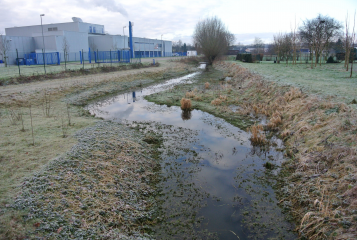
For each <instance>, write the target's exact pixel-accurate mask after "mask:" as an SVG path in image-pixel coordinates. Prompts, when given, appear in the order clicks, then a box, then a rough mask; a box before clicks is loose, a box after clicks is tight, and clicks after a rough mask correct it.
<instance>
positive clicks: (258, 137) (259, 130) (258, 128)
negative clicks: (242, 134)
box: [247, 123, 266, 145]
mask: <svg viewBox="0 0 357 240" xmlns="http://www.w3.org/2000/svg"><path fill="white" fill-rule="evenodd" d="M247 132H249V133H251V134H252V136H251V137H250V140H251V142H252V144H253V145H262V144H264V143H266V137H265V134H264V128H263V125H261V124H258V125H257V124H256V123H254V125H252V126H251V127H248V128H247Z"/></svg>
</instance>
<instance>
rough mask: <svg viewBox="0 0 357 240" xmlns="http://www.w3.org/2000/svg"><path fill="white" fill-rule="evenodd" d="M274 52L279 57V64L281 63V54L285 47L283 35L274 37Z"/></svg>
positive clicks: (279, 34)
mask: <svg viewBox="0 0 357 240" xmlns="http://www.w3.org/2000/svg"><path fill="white" fill-rule="evenodd" d="M273 45H274V50H275V52H276V54H277V55H278V56H277V59H276V61H277V63H280V60H281V54H282V46H283V34H282V33H278V34H277V35H274V43H273Z"/></svg>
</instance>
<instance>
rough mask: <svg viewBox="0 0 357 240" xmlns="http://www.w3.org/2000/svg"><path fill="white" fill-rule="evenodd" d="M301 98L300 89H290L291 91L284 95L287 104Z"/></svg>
mask: <svg viewBox="0 0 357 240" xmlns="http://www.w3.org/2000/svg"><path fill="white" fill-rule="evenodd" d="M301 96H302V93H301V91H300V89H298V88H290V91H289V92H286V93H285V94H284V98H285V100H286V101H287V102H290V101H292V100H294V99H296V98H300V97H301Z"/></svg>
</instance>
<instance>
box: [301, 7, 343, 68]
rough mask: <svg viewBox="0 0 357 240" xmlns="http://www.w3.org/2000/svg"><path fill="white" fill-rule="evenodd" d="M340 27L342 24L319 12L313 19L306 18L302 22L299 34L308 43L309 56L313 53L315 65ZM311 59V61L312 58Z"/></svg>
mask: <svg viewBox="0 0 357 240" xmlns="http://www.w3.org/2000/svg"><path fill="white" fill-rule="evenodd" d="M341 28H342V25H341V24H340V23H339V22H337V21H336V20H335V19H333V18H330V17H328V16H322V15H321V14H319V15H318V16H317V17H316V18H314V19H310V20H309V19H307V20H306V21H304V22H303V25H302V26H301V27H300V28H299V34H300V36H301V37H302V38H303V39H304V40H305V41H306V42H307V43H308V45H309V49H310V53H311V57H312V54H313V53H315V67H316V65H317V63H318V61H319V58H320V56H321V55H322V52H323V51H324V50H327V49H328V47H329V44H330V43H331V41H332V40H333V39H334V38H335V37H336V36H338V34H339V32H340V29H341ZM311 60H312V61H313V59H311ZM312 64H313V63H312ZM320 65H321V61H320ZM311 67H312V65H311Z"/></svg>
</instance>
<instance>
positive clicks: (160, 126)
mask: <svg viewBox="0 0 357 240" xmlns="http://www.w3.org/2000/svg"><path fill="white" fill-rule="evenodd" d="M198 77H200V73H193V74H189V75H187V76H185V77H182V78H177V79H172V80H170V81H167V82H165V83H164V84H160V85H157V86H154V87H148V88H144V89H136V90H135V91H132V92H128V93H125V94H121V95H119V96H116V97H114V98H111V99H107V100H103V101H100V102H97V103H95V104H92V105H90V106H88V109H89V110H90V111H91V113H94V114H96V115H97V116H99V117H103V118H105V119H111V120H115V121H126V122H131V126H133V127H137V128H138V129H140V130H141V131H143V132H145V133H146V134H148V135H150V134H159V135H160V136H161V137H162V139H163V148H162V149H161V158H162V160H163V161H162V164H161V166H162V180H161V181H160V183H159V189H160V194H159V196H158V197H157V201H159V203H160V204H159V205H160V209H157V210H158V211H159V215H158V216H155V219H153V220H154V221H156V222H158V224H156V226H155V227H154V228H153V229H151V230H153V232H152V235H153V236H154V238H156V239H268V238H277V239H295V238H296V236H295V235H294V234H293V233H292V232H291V229H292V228H293V226H292V225H291V224H290V223H289V222H287V221H286V219H285V218H286V216H285V215H284V214H283V213H282V208H280V207H278V206H277V200H276V197H275V194H274V191H273V189H272V187H271V186H272V185H273V184H274V183H275V178H276V174H277V172H278V170H279V166H280V164H281V162H282V161H284V158H283V155H282V152H280V151H278V150H277V149H282V148H283V145H282V143H281V141H279V140H278V139H273V141H274V142H275V147H274V148H272V147H271V148H270V149H268V150H265V151H263V150H261V149H259V148H258V147H253V146H252V145H251V143H250V141H249V135H248V134H247V133H246V132H245V131H243V130H241V129H239V128H237V127H234V126H232V125H231V124H229V123H227V122H226V121H224V120H222V119H220V118H216V117H214V116H212V115H210V114H208V113H205V112H202V111H197V110H194V111H192V112H190V113H184V112H182V111H181V109H180V108H179V107H175V106H174V107H167V106H159V105H156V104H154V103H150V102H148V101H146V100H145V99H144V98H143V97H144V96H145V95H149V94H164V93H160V92H161V91H163V90H167V89H170V88H172V87H173V86H175V85H178V84H183V83H192V82H194V81H195V79H196V78H198ZM266 162H270V163H272V164H273V165H274V166H275V168H273V169H266V168H264V166H263V165H264V164H265V163H266ZM284 204H285V202H283V203H281V205H282V206H283V208H284V207H285V208H288V207H289V206H285V205H284ZM148 228H149V227H145V226H144V227H143V229H148Z"/></svg>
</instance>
